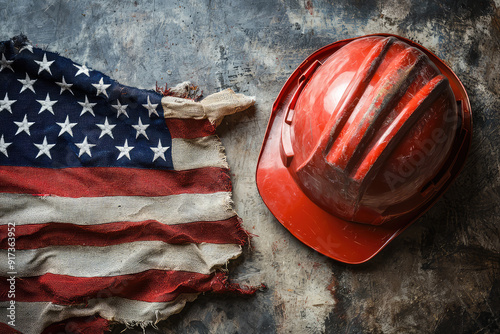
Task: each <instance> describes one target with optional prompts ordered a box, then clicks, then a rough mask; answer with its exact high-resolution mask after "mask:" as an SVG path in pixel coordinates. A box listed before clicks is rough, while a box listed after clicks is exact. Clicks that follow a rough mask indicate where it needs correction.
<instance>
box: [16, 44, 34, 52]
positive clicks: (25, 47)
mask: <svg viewBox="0 0 500 334" xmlns="http://www.w3.org/2000/svg"><path fill="white" fill-rule="evenodd" d="M24 50H28V51H29V52H31V53H33V45H31V44H26V45H25V46H23V47H22V48H21V50H19V53H21V52H23V51H24Z"/></svg>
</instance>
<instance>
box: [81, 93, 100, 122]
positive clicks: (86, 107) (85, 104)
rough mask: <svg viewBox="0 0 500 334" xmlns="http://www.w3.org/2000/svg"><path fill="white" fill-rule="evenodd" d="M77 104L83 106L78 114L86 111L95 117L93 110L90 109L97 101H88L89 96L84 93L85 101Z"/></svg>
mask: <svg viewBox="0 0 500 334" xmlns="http://www.w3.org/2000/svg"><path fill="white" fill-rule="evenodd" d="M78 104H79V105H81V106H82V107H83V109H82V112H81V114H80V116H82V115H83V114H85V113H86V112H87V111H88V112H89V113H91V114H92V116H94V117H95V114H94V110H93V109H92V108H93V107H94V106H95V105H96V104H97V103H90V102H89V98H88V97H87V95H85V102H78Z"/></svg>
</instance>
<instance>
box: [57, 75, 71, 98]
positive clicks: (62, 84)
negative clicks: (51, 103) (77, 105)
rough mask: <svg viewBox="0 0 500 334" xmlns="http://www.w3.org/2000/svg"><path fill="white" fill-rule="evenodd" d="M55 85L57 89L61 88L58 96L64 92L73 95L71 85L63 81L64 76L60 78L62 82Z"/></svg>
mask: <svg viewBox="0 0 500 334" xmlns="http://www.w3.org/2000/svg"><path fill="white" fill-rule="evenodd" d="M56 84H58V85H59V87H61V92H60V93H59V95H61V94H62V93H64V91H65V90H68V91H69V92H70V93H71V94H73V91H72V90H71V86H73V84H69V83H67V82H66V80H65V79H64V75H63V77H62V81H61V82H56ZM73 95H75V94H73Z"/></svg>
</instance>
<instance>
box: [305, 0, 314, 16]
mask: <svg viewBox="0 0 500 334" xmlns="http://www.w3.org/2000/svg"><path fill="white" fill-rule="evenodd" d="M304 7H305V8H306V9H307V10H308V11H309V14H311V15H314V7H313V4H312V1H311V0H306V3H305V6H304Z"/></svg>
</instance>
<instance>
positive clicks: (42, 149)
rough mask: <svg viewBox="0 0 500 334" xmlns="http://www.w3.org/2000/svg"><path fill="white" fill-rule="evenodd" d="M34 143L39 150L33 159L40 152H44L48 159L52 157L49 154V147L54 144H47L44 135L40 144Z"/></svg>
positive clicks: (40, 153) (39, 154)
mask: <svg viewBox="0 0 500 334" xmlns="http://www.w3.org/2000/svg"><path fill="white" fill-rule="evenodd" d="M34 145H35V146H36V147H37V148H38V149H39V150H40V151H39V152H38V154H37V155H36V157H35V159H36V158H38V157H39V156H41V155H42V154H45V155H46V156H48V157H49V158H50V159H52V157H51V156H50V149H51V148H52V147H54V146H55V145H56V144H48V143H47V137H46V136H45V137H43V142H42V143H41V144H34Z"/></svg>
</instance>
